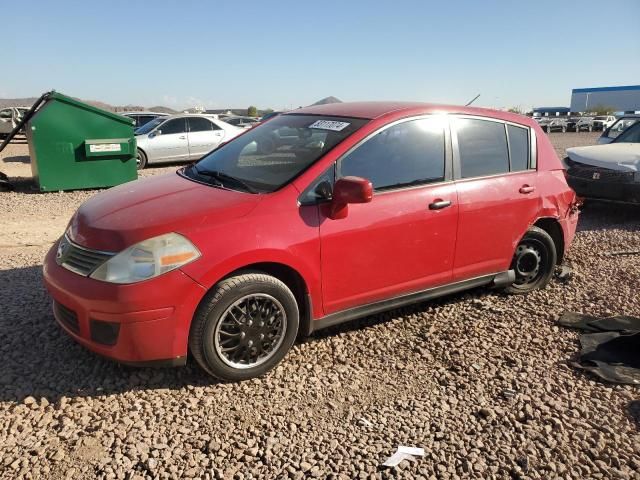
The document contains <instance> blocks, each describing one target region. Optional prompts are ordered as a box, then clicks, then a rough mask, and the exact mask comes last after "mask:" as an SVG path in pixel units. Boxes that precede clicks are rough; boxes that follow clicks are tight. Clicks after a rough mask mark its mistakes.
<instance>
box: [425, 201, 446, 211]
mask: <svg viewBox="0 0 640 480" xmlns="http://www.w3.org/2000/svg"><path fill="white" fill-rule="evenodd" d="M450 206H451V200H436V201H435V202H432V203H430V204H429V210H442V209H443V208H447V207H450Z"/></svg>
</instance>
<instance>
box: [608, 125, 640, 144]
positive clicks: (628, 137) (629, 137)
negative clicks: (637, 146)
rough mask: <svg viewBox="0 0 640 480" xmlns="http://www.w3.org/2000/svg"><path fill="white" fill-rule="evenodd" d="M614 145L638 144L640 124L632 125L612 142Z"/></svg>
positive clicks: (639, 140) (639, 141)
mask: <svg viewBox="0 0 640 480" xmlns="http://www.w3.org/2000/svg"><path fill="white" fill-rule="evenodd" d="M613 142H615V143H640V122H636V123H634V124H633V125H632V126H630V127H629V128H627V129H626V130H625V131H624V132H622V133H621V134H620V135H618V137H617V138H616V139H615V140H614V141H613Z"/></svg>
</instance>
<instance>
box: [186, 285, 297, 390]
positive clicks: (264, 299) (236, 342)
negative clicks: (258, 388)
mask: <svg viewBox="0 0 640 480" xmlns="http://www.w3.org/2000/svg"><path fill="white" fill-rule="evenodd" d="M298 324H299V311H298V304H297V302H296V299H295V297H294V295H293V293H292V292H291V290H290V289H289V288H288V287H287V286H286V285H285V284H284V283H283V282H281V281H280V280H278V279H277V278H274V277H272V276H270V275H266V274H263V273H247V274H243V275H237V276H234V277H231V278H228V279H226V280H223V281H222V282H220V283H218V284H217V285H216V286H215V287H214V288H213V289H212V290H211V291H210V292H209V293H208V294H207V295H206V296H205V298H204V299H203V300H202V302H201V304H200V306H199V307H198V309H197V311H196V314H195V316H194V318H193V323H192V325H191V332H190V335H189V348H190V350H191V353H192V355H193V356H194V358H195V359H196V361H197V362H198V363H199V364H200V366H201V367H202V368H203V369H204V370H206V371H207V372H208V373H209V374H211V375H213V376H214V377H217V378H219V379H221V380H229V381H238V380H246V379H249V378H254V377H258V376H260V375H263V374H265V373H266V372H268V371H269V370H271V369H272V368H273V367H274V366H276V365H277V364H278V363H279V362H280V360H282V358H283V357H284V356H285V355H286V353H287V352H288V351H289V349H290V348H291V346H292V345H293V343H294V341H295V338H296V334H297V332H298Z"/></svg>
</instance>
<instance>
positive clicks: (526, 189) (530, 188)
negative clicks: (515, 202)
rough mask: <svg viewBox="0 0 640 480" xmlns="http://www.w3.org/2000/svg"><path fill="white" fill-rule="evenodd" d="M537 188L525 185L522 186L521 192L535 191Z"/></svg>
mask: <svg viewBox="0 0 640 480" xmlns="http://www.w3.org/2000/svg"><path fill="white" fill-rule="evenodd" d="M535 189H536V187H532V186H531V185H523V186H521V187H520V190H519V191H520V193H524V194H527V193H533V191H534V190H535Z"/></svg>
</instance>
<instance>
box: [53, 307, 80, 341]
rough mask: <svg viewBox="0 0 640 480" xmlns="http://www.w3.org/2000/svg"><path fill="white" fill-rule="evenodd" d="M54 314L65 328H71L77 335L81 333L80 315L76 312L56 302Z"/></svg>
mask: <svg viewBox="0 0 640 480" xmlns="http://www.w3.org/2000/svg"><path fill="white" fill-rule="evenodd" d="M53 313H54V314H55V316H56V318H58V320H60V322H61V323H63V324H64V326H65V327H67V328H69V330H72V331H74V332H76V333H79V332H80V324H79V323H78V314H77V313H76V312H74V311H73V310H71V309H70V308H67V307H65V306H64V305H62V304H61V303H58V302H56V301H55V300H54V302H53Z"/></svg>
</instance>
